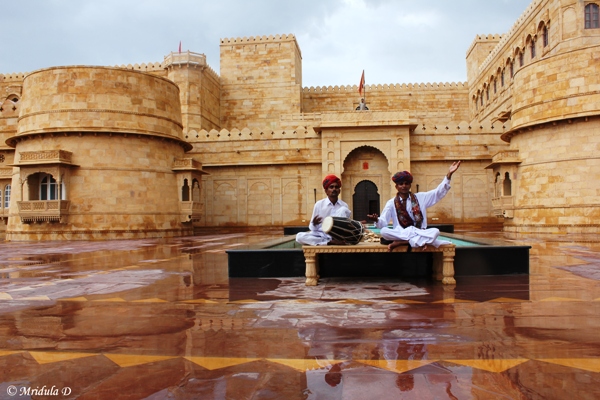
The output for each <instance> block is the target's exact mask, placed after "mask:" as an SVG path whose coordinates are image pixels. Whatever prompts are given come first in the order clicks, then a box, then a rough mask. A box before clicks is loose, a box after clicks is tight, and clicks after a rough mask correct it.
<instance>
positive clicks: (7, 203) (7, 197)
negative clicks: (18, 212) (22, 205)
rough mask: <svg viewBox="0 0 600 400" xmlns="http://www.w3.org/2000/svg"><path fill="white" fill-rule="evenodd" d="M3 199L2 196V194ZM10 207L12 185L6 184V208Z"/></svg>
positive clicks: (0, 197)
mask: <svg viewBox="0 0 600 400" xmlns="http://www.w3.org/2000/svg"><path fill="white" fill-rule="evenodd" d="M0 199H2V196H0ZM8 207H10V185H6V187H5V188H4V208H8Z"/></svg>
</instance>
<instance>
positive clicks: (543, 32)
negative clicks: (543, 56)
mask: <svg viewBox="0 0 600 400" xmlns="http://www.w3.org/2000/svg"><path fill="white" fill-rule="evenodd" d="M542 37H543V38H544V39H543V41H544V47H546V46H548V39H549V38H548V27H547V26H546V25H544V30H543V31H542Z"/></svg>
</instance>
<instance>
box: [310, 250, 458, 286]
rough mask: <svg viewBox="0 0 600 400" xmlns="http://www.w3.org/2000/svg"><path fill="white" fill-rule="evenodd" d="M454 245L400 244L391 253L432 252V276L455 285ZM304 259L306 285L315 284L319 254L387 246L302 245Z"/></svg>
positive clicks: (352, 251) (354, 251)
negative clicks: (416, 245) (420, 245)
mask: <svg viewBox="0 0 600 400" xmlns="http://www.w3.org/2000/svg"><path fill="white" fill-rule="evenodd" d="M455 248H456V246H455V245H454V244H446V245H442V246H440V247H437V248H436V247H433V246H431V245H430V246H427V249H425V250H423V249H422V248H411V247H410V246H409V245H408V242H407V243H406V245H400V246H398V247H396V248H394V249H393V251H392V252H393V253H408V252H409V251H411V252H413V253H433V278H434V279H435V280H438V281H442V283H443V284H444V285H456V280H455V279H454V254H455ZM302 251H303V252H304V259H305V261H306V286H316V285H317V284H318V283H319V254H324V253H330V254H332V253H387V252H388V247H387V246H385V245H382V244H381V243H379V242H360V243H359V244H356V245H346V246H302Z"/></svg>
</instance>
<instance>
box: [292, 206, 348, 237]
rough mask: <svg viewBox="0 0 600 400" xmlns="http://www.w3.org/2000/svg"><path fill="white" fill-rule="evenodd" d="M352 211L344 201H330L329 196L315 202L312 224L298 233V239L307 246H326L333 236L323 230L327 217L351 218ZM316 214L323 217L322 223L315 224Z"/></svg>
mask: <svg viewBox="0 0 600 400" xmlns="http://www.w3.org/2000/svg"><path fill="white" fill-rule="evenodd" d="M351 214H352V212H351V211H350V208H349V207H348V204H346V203H345V202H344V201H342V200H340V199H338V201H337V202H336V203H335V204H333V203H331V201H329V198H327V197H326V198H324V199H321V200H319V201H317V202H316V203H315V206H314V207H313V213H312V217H311V218H310V224H309V225H308V229H310V231H308V232H299V233H298V234H296V241H297V242H298V243H300V244H305V245H307V246H324V245H326V244H327V243H329V242H330V241H331V239H332V238H331V236H329V235H328V234H326V233H325V232H323V229H322V223H323V219H325V217H344V218H350V215H351ZM316 216H319V217H321V223H320V224H319V225H314V224H313V221H314V219H315V217H316Z"/></svg>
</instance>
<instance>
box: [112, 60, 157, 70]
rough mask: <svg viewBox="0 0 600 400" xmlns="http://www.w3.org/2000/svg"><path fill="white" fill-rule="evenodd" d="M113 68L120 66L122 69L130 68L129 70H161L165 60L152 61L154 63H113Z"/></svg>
mask: <svg viewBox="0 0 600 400" xmlns="http://www.w3.org/2000/svg"><path fill="white" fill-rule="evenodd" d="M114 67H115V68H122V69H130V70H134V71H141V72H149V71H161V70H163V69H165V68H166V67H167V66H166V64H165V62H162V63H159V62H154V63H148V64H146V63H142V64H133V65H132V64H127V65H115V66H114Z"/></svg>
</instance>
